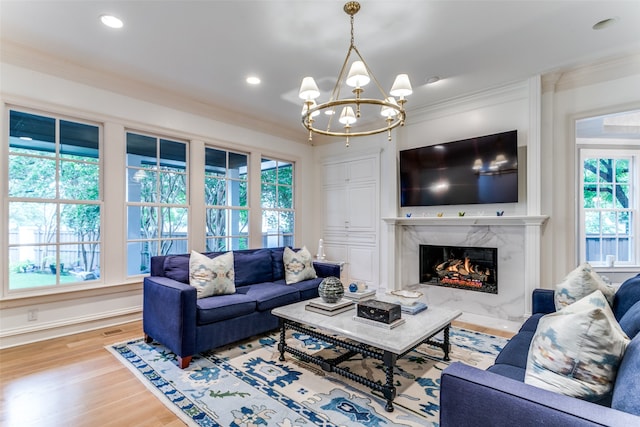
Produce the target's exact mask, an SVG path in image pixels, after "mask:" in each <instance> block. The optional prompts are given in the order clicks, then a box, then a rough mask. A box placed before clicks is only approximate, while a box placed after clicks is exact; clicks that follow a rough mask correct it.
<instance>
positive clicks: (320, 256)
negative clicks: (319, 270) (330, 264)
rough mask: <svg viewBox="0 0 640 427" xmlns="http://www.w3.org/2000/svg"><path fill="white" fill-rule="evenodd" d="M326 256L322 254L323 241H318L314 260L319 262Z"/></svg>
mask: <svg viewBox="0 0 640 427" xmlns="http://www.w3.org/2000/svg"><path fill="white" fill-rule="evenodd" d="M326 257H327V256H326V255H325V254H324V243H323V240H322V239H320V240H319V241H318V252H317V253H316V258H317V259H319V260H323V259H325V258H326Z"/></svg>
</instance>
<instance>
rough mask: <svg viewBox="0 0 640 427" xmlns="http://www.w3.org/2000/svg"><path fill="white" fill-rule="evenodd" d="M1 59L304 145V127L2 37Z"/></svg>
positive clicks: (305, 140) (305, 141)
mask: <svg viewBox="0 0 640 427" xmlns="http://www.w3.org/2000/svg"><path fill="white" fill-rule="evenodd" d="M0 48H1V50H2V58H1V59H2V62H4V63H8V64H12V65H16V66H19V67H23V68H27V69H30V70H33V71H37V72H41V73H44V74H49V75H53V76H56V77H59V78H63V79H66V80H71V81H74V82H77V83H82V84H86V85H89V86H92V87H96V88H99V89H102V90H106V91H109V92H114V93H118V94H120V95H125V96H129V97H132V98H136V99H139V100H142V101H146V102H150V103H153V104H157V105H163V106H166V107H170V108H174V109H178V110H181V111H184V112H187V113H190V114H194V115H198V116H202V117H206V118H208V119H211V120H215V121H218V122H222V123H226V124H229V125H233V126H238V127H242V128H245V129H251V130H254V131H257V132H262V133H266V134H269V135H273V136H276V137H280V138H284V139H287V140H291V141H293V142H297V143H302V144H305V145H306V144H308V142H307V138H306V133H305V131H304V129H302V128H300V129H298V128H295V127H294V126H293V125H292V126H291V127H287V126H284V127H283V126H282V123H275V122H270V121H268V120H264V119H263V118H259V117H255V116H248V115H247V114H246V113H244V112H239V111H235V110H231V109H229V108H228V107H226V106H221V105H217V104H212V103H210V102H207V101H205V100H202V99H197V98H193V97H187V96H184V95H183V94H180V93H178V92H176V91H172V90H170V89H168V88H166V87H162V86H157V85H152V84H149V83H147V82H145V81H141V80H136V79H132V78H129V77H125V76H123V75H120V74H116V73H108V72H105V71H104V70H100V69H97V68H92V67H90V66H87V65H86V64H80V63H77V62H71V61H66V60H62V59H60V58H58V57H55V56H52V55H49V54H47V53H45V52H42V51H39V50H36V49H32V48H28V47H25V46H22V45H19V44H16V43H13V42H11V41H8V40H2V42H1V45H0Z"/></svg>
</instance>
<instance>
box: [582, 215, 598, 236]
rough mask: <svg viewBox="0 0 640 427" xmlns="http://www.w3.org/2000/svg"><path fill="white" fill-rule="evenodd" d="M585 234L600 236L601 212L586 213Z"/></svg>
mask: <svg viewBox="0 0 640 427" xmlns="http://www.w3.org/2000/svg"><path fill="white" fill-rule="evenodd" d="M584 225H585V232H586V233H587V234H597V235H600V212H597V211H595V212H594V211H587V212H585V224H584Z"/></svg>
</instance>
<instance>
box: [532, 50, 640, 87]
mask: <svg viewBox="0 0 640 427" xmlns="http://www.w3.org/2000/svg"><path fill="white" fill-rule="evenodd" d="M635 74H640V52H636V53H631V54H627V55H624V56H619V57H615V58H607V59H603V60H600V61H597V62H592V63H589V64H584V65H580V66H575V67H573V68H565V69H558V70H554V71H551V72H549V73H546V74H544V75H543V76H542V93H546V92H560V91H564V90H571V89H575V88H578V87H582V86H589V85H592V84H597V83H602V82H606V81H610V80H616V79H620V78H624V77H629V76H632V75H635Z"/></svg>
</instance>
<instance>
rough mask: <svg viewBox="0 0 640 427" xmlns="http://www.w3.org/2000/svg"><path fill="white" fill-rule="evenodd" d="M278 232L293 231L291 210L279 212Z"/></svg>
mask: <svg viewBox="0 0 640 427" xmlns="http://www.w3.org/2000/svg"><path fill="white" fill-rule="evenodd" d="M279 222H280V232H281V233H293V226H294V224H293V212H280V221H279Z"/></svg>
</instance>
